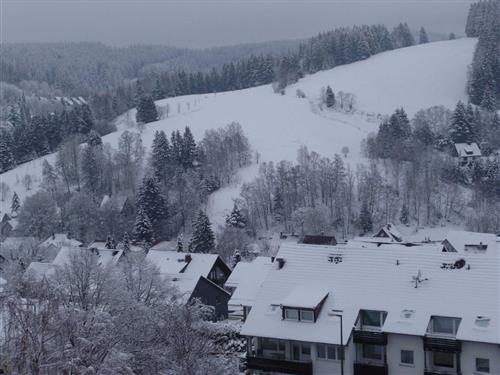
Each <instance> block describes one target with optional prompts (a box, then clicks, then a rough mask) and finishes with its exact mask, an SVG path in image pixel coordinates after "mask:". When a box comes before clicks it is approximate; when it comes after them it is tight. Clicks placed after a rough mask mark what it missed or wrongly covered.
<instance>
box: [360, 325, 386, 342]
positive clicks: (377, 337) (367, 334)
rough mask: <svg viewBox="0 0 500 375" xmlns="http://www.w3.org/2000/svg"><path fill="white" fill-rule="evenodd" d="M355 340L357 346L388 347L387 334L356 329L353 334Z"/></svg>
mask: <svg viewBox="0 0 500 375" xmlns="http://www.w3.org/2000/svg"><path fill="white" fill-rule="evenodd" d="M353 340H354V342H355V343H356V344H373V345H387V333H385V332H377V331H362V330H357V329H356V330H354V333H353Z"/></svg>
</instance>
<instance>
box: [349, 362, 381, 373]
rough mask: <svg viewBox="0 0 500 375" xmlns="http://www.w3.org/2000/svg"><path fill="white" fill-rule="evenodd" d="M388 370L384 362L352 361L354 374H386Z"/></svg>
mask: <svg viewBox="0 0 500 375" xmlns="http://www.w3.org/2000/svg"><path fill="white" fill-rule="evenodd" d="M388 374H389V370H388V369H387V365H385V364H380V365H377V364H373V363H370V364H368V363H361V362H355V363H354V375H388Z"/></svg>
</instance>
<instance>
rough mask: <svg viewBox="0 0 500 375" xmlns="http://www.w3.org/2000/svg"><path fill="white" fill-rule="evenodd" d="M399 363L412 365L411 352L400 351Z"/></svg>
mask: <svg viewBox="0 0 500 375" xmlns="http://www.w3.org/2000/svg"><path fill="white" fill-rule="evenodd" d="M401 363H404V364H405V365H413V363H414V362H413V350H401Z"/></svg>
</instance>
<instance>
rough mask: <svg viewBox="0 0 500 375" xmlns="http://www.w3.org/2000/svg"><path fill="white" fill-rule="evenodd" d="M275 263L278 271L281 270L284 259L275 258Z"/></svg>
mask: <svg viewBox="0 0 500 375" xmlns="http://www.w3.org/2000/svg"><path fill="white" fill-rule="evenodd" d="M276 261H277V262H278V269H279V270H280V269H282V268H283V266H284V265H285V259H283V258H276Z"/></svg>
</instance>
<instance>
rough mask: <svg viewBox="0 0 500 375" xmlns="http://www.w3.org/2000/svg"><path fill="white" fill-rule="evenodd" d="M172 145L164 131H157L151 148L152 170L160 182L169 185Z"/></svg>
mask: <svg viewBox="0 0 500 375" xmlns="http://www.w3.org/2000/svg"><path fill="white" fill-rule="evenodd" d="M170 153H171V150H170V144H169V142H168V138H167V135H166V134H165V132H164V131H163V130H161V131H156V132H155V136H154V139H153V144H152V146H151V161H150V162H151V169H152V171H153V174H154V176H155V177H156V178H157V179H158V181H160V182H162V183H163V184H166V183H167V179H168V170H169V165H170Z"/></svg>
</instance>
